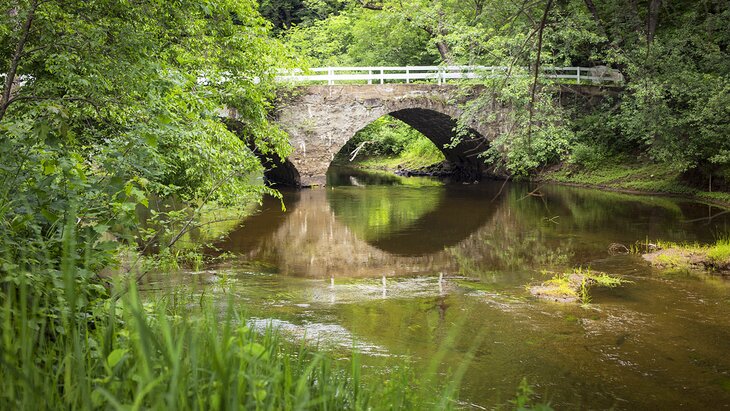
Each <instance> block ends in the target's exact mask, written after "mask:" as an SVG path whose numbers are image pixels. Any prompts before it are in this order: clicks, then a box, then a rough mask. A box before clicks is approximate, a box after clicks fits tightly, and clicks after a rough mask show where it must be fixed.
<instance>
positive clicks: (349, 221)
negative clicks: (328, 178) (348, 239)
mask: <svg viewBox="0 0 730 411" xmlns="http://www.w3.org/2000/svg"><path fill="white" fill-rule="evenodd" d="M438 189H439V191H440V192H439V195H438V197H437V201H436V202H434V204H433V205H432V206H430V207H429V209H426V210H423V212H422V213H421V214H419V215H417V216H413V219H412V220H410V221H408V222H406V223H405V224H397V223H396V224H391V226H390V227H388V229H387V230H383V231H381V232H372V231H371V232H370V233H369V234H370V235H367V234H363V233H361V232H362V231H363V230H361V229H358V228H357V227H355V226H356V225H357V224H360V223H362V222H363V221H366V220H367V216H364V215H350V213H351V211H352V204H350V205H345V204H342V205H343V206H345V207H346V208H348V210H347V211H348V212H344V210H340V207H339V205H340V204H338V200H337V197H338V196H343V195H347V193H348V192H349V193H354V194H363V193H366V192H367V190H342V189H340V190H332V191H330V190H327V197H328V200H329V203H330V208H332V211H333V213H334V216H335V218H336V219H337V220H338V221H340V222H341V223H342V224H343V225H345V226H348V227H349V228H350V230H351V231H353V232H355V233H358V236H359V237H360V239H361V240H363V241H365V242H367V243H368V244H370V245H371V246H373V247H375V248H377V249H379V250H382V251H385V252H387V253H389V254H391V255H398V256H421V255H428V254H433V253H437V252H439V251H442V250H444V249H445V248H447V247H451V246H454V245H456V244H458V243H460V242H462V241H463V240H464V239H466V238H468V237H469V236H470V235H472V234H473V233H474V232H476V231H477V230H479V228H480V227H482V226H483V225H484V224H486V222H487V221H489V220H490V219H491V218H492V216H493V214H494V213H495V211H496V209H497V207H496V204H493V203H490V204H485V201H484V198H486V197H488V198H492V196H494V194H496V192H495V193H492V191H494V190H491V189H490V190H487V191H476V190H473V189H469V188H462V187H461V186H453V187H450V186H446V187H439V188H438ZM418 191H419V197H421V198H422V197H423V191H424V190H418ZM393 194H394V195H396V197H395V198H394V199H395V200H396V201H398V202H399V203H402V201H403V200H402V198H401V196H400V195H401V194H402V193H401V192H398V191H394V192H393ZM380 195H387V192H384V191H382V190H380ZM454 199H458V202H457V203H456V204H458V207H457V208H456V209H454V201H453V200H454ZM350 200H351V202H352V203H353V204H354V203H365V202H366V201H362V199H360V198H357V197H353V198H350ZM343 203H345V202H343ZM403 206H404V207H410V205H409V204H407V203H406V204H403ZM434 232H437V233H438V234H437V235H433V234H434Z"/></svg>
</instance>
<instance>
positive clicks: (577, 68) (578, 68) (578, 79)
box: [576, 67, 580, 84]
mask: <svg viewBox="0 0 730 411" xmlns="http://www.w3.org/2000/svg"><path fill="white" fill-rule="evenodd" d="M576 71H577V72H578V74H577V76H576V79H577V81H578V84H580V67H576Z"/></svg>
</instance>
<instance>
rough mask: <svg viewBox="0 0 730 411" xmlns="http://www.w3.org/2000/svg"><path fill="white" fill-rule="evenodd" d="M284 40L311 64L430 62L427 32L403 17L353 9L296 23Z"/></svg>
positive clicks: (372, 64) (382, 64)
mask: <svg viewBox="0 0 730 411" xmlns="http://www.w3.org/2000/svg"><path fill="white" fill-rule="evenodd" d="M284 41H285V43H286V45H287V46H289V47H290V48H291V49H292V50H293V51H294V54H295V56H296V57H297V58H301V59H303V60H304V62H305V63H307V64H308V65H310V66H338V65H339V66H393V65H396V66H404V65H430V64H433V63H434V62H435V60H436V57H435V55H434V52H433V51H430V48H428V37H427V35H426V33H425V32H422V31H418V30H414V29H413V27H412V26H411V25H410V24H409V23H408V21H406V20H405V19H404V18H403V16H399V15H395V14H383V13H378V12H373V11H372V10H363V9H362V8H357V7H356V8H354V9H350V10H346V11H344V12H342V13H339V14H334V15H331V16H329V17H328V18H327V19H324V20H319V21H316V22H314V23H312V24H311V25H301V26H295V27H293V28H292V29H291V30H288V31H287V32H286V33H285V35H284Z"/></svg>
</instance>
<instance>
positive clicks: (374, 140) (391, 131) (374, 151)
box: [334, 116, 445, 171]
mask: <svg viewBox="0 0 730 411" xmlns="http://www.w3.org/2000/svg"><path fill="white" fill-rule="evenodd" d="M444 159H445V158H444V155H443V153H442V152H441V151H440V150H439V149H438V147H436V146H435V145H434V144H433V142H431V140H429V139H428V138H427V137H426V136H424V135H423V134H421V133H419V132H418V131H416V130H415V129H413V128H412V127H410V126H408V125H406V124H405V123H403V122H401V121H399V120H396V119H394V118H392V117H390V116H384V117H381V118H379V119H378V120H376V121H374V122H373V123H371V124H370V125H368V126H367V127H365V128H364V129H362V130H360V131H359V132H358V133H357V134H355V136H354V137H353V138H352V139H351V140H350V141H348V143H347V144H346V145H345V146H344V147H343V148H342V150H341V151H340V152H339V153H338V154H337V156H336V157H335V160H334V162H335V164H338V165H343V166H350V167H357V168H363V169H371V170H388V171H395V170H420V169H423V168H426V167H430V166H433V165H435V164H439V163H441V162H442V161H444Z"/></svg>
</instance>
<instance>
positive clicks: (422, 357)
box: [158, 172, 730, 409]
mask: <svg viewBox="0 0 730 411" xmlns="http://www.w3.org/2000/svg"><path fill="white" fill-rule="evenodd" d="M330 183H331V186H329V187H327V188H321V189H309V190H302V191H299V192H288V193H285V197H284V202H285V204H286V208H287V211H286V212H282V210H281V205H280V203H279V202H278V201H277V200H267V201H265V202H264V204H263V206H262V207H261V208H260V210H259V211H258V213H257V214H255V215H253V216H252V217H250V218H248V219H247V220H245V221H243V223H242V225H241V226H240V227H239V228H237V229H236V230H235V231H233V232H232V233H231V234H230V235H229V236H228V238H227V239H225V240H223V241H221V242H220V243H218V244H215V246H216V248H217V251H212V250H211V253H221V252H230V253H233V254H234V255H235V256H236V257H235V258H234V259H232V260H229V261H227V262H226V263H223V264H221V265H218V266H214V267H209V268H208V269H207V270H206V271H205V272H199V273H183V274H181V275H180V276H178V277H176V278H175V279H174V281H177V282H183V283H188V284H199V285H201V286H202V287H208V288H209V289H211V290H212V292H214V293H219V294H220V295H221V296H224V295H225V296H231V295H233V296H235V299H234V301H236V302H240V304H241V306H242V307H246V309H247V310H248V312H249V313H250V315H251V316H252V319H251V320H250V321H251V325H252V326H254V327H261V328H263V327H265V326H266V324H269V323H270V322H273V325H274V326H276V327H277V328H279V329H281V330H282V332H283V333H284V334H285V335H288V336H289V337H290V338H292V339H295V340H296V339H308V340H310V341H312V342H313V343H317V344H319V346H320V347H330V348H331V349H332V350H335V351H337V350H343V351H346V350H348V349H351V348H352V347H353V346H355V347H356V348H357V349H358V350H360V351H362V352H363V353H364V354H365V355H366V357H367V358H370V361H372V363H373V364H379V365H381V366H383V365H384V366H387V365H388V364H389V363H395V362H396V361H402V359H403V358H410V359H411V360H412V361H413V364H414V367H416V368H417V369H425V368H427V367H428V366H429V365H430V364H431V363H432V362H433V361H434V360H433V359H434V357H435V356H436V354H437V352H438V351H439V350H440V349H442V348H443V349H444V350H445V352H446V355H445V356H444V358H443V361H442V363H441V364H440V365H441V367H440V369H442V370H443V371H444V372H445V371H446V370H449V369H451V370H452V371H453V370H456V369H457V368H458V367H459V366H460V365H462V364H468V367H467V369H466V372H465V375H464V379H463V384H462V391H461V398H462V399H463V400H464V401H465V404H469V403H472V404H478V405H479V406H482V407H488V408H489V407H493V406H496V405H499V404H504V403H505V402H506V401H507V400H509V399H510V398H511V397H512V396H513V395H514V392H515V388H516V387H517V385H518V384H519V382H520V380H521V379H522V378H523V377H527V379H528V381H529V382H530V384H532V385H533V386H534V388H535V391H536V392H537V393H538V394H539V395H540V398H541V399H542V400H546V401H550V402H551V404H552V405H553V406H555V407H556V408H558V409H605V408H610V407H614V408H616V409H677V408H683V409H707V408H720V409H723V408H730V355H729V353H730V281H728V280H725V279H722V278H719V277H715V276H712V275H705V274H701V273H691V272H674V273H667V272H662V271H659V270H656V269H652V268H650V267H648V266H647V265H646V264H645V263H644V262H643V261H642V260H641V258H640V257H637V256H635V255H611V254H610V253H609V251H608V250H609V247H610V245H611V244H612V243H621V244H625V245H630V244H633V243H635V242H645V241H647V240H649V241H656V240H662V241H688V242H695V241H696V242H700V243H708V242H712V241H714V239H715V238H717V237H718V236H720V235H723V234H726V233H728V232H730V213H724V214H723V211H724V210H722V209H719V208H717V207H714V206H708V205H704V204H698V203H694V202H691V201H686V200H681V199H672V198H666V197H651V196H632V195H624V194H617V193H610V192H602V191H599V190H589V189H578V188H570V187H561V186H543V187H528V186H527V185H519V184H503V183H502V182H482V183H481V184H478V185H476V184H474V185H473V184H469V185H464V184H439V183H435V182H433V181H431V180H423V179H421V180H419V179H399V178H394V177H384V176H375V177H373V176H370V175H367V174H362V173H349V174H348V173H343V172H340V173H337V174H333V175H332V176H331V179H330ZM536 189H537V190H536ZM533 190H535V192H533ZM531 192H533V195H530V193H531ZM578 266H582V267H590V268H591V269H594V270H600V271H605V272H607V273H610V274H614V275H620V276H623V277H624V278H626V279H628V280H630V281H632V283H630V284H626V285H624V286H621V287H618V288H615V289H594V290H592V292H591V302H590V304H589V305H588V306H579V305H577V304H575V305H571V304H568V305H561V304H557V303H549V302H544V301H540V300H537V299H535V298H533V297H531V296H530V295H529V293H528V292H527V291H526V287H525V286H526V285H528V284H533V283H536V282H540V281H542V280H544V279H547V278H548V277H549V275H545V274H541V271H542V270H554V271H559V270H565V269H569V268H571V267H578ZM440 278H441V279H440ZM158 281H163V280H162V279H158ZM165 281H169V279H167V280H165ZM222 298H223V297H222ZM226 298H227V297H226ZM451 335H455V336H456V339H455V341H454V343H453V344H451V345H448V344H447V340H448V339H449V336H451ZM353 341H355V342H354V343H353ZM469 353H472V354H473V359H471V360H470V361H468V363H467V360H468V358H469V356H470V354H469Z"/></svg>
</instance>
